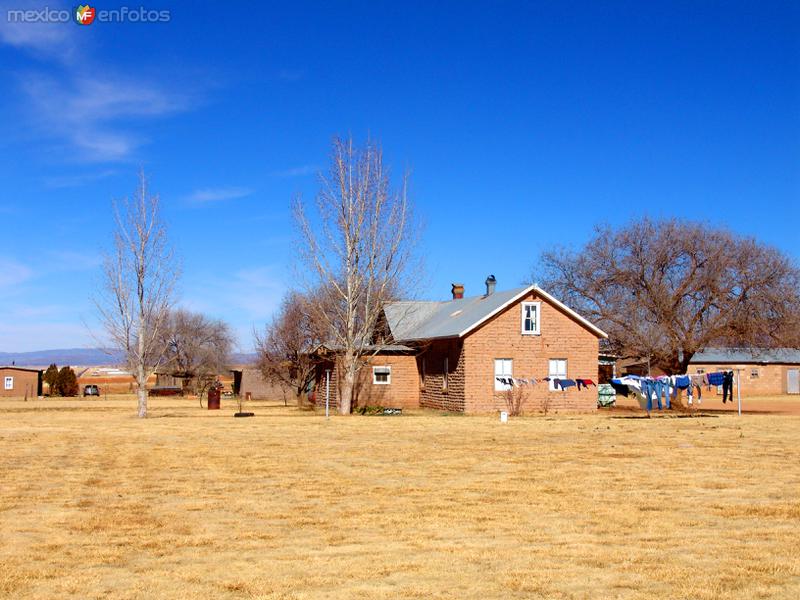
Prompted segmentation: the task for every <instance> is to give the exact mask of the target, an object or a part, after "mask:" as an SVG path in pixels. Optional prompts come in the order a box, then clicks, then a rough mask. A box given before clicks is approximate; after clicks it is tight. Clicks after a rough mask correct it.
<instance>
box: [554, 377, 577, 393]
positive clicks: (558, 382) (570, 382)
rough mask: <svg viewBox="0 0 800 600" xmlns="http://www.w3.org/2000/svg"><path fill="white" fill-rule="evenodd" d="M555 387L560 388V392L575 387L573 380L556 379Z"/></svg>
mask: <svg viewBox="0 0 800 600" xmlns="http://www.w3.org/2000/svg"><path fill="white" fill-rule="evenodd" d="M556 385H557V386H560V387H561V389H562V390H566V389H567V388H570V387H574V386H575V385H576V383H575V381H574V380H573V379H556Z"/></svg>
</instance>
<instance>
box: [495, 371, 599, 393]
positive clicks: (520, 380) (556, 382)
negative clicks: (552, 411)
mask: <svg viewBox="0 0 800 600" xmlns="http://www.w3.org/2000/svg"><path fill="white" fill-rule="evenodd" d="M495 379H496V380H497V381H499V382H500V383H502V384H503V385H507V386H510V387H517V386H522V385H537V384H538V383H539V381H548V382H549V381H552V382H553V387H555V388H557V389H560V390H566V389H568V388H571V387H575V386H577V387H578V390H580V389H581V387H584V388H588V387H589V386H590V385H593V386H595V387H596V386H597V384H596V383H595V382H594V381H592V380H591V379H589V378H586V377H581V378H578V379H567V378H566V377H564V378H561V377H542V378H541V379H537V378H536V377H528V378H525V377H507V376H502V375H497V376H495Z"/></svg>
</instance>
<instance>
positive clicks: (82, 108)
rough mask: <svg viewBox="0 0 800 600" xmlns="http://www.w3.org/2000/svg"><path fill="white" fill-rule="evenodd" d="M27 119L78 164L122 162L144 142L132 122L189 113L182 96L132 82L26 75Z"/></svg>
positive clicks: (185, 100)
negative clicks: (57, 141) (29, 111)
mask: <svg viewBox="0 0 800 600" xmlns="http://www.w3.org/2000/svg"><path fill="white" fill-rule="evenodd" d="M21 87H22V91H23V93H24V94H25V96H26V97H27V98H28V103H29V105H30V108H31V109H32V110H33V114H32V117H33V119H34V121H35V122H36V123H37V124H38V126H39V129H40V130H41V131H42V132H44V133H46V134H47V135H50V136H54V137H56V138H58V139H61V140H62V141H65V142H66V143H67V144H68V145H69V146H70V147H72V148H73V149H76V150H78V151H79V153H80V158H81V159H83V160H93V161H104V162H113V161H120V160H125V159H127V158H129V157H130V155H131V154H132V153H133V151H134V150H135V149H136V148H138V147H139V146H140V145H142V144H143V143H144V142H145V141H146V140H145V139H144V138H142V136H141V135H139V134H137V133H134V132H133V131H132V130H131V129H132V125H131V121H135V120H142V119H152V118H156V117H162V116H166V115H170V114H174V113H176V112H179V111H182V110H185V109H187V108H188V105H189V102H188V99H187V98H186V97H183V96H181V95H178V94H173V93H171V92H168V91H166V90H165V89H163V88H161V87H159V86H157V85H156V84H154V83H152V82H148V81H144V80H135V79H131V78H113V77H110V76H106V77H98V76H96V75H92V76H91V77H88V76H83V75H69V76H66V77H61V78H59V77H56V76H43V75H37V74H32V73H28V74H26V75H25V76H24V80H23V81H22V85H21Z"/></svg>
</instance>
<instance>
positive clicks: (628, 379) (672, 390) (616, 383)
mask: <svg viewBox="0 0 800 600" xmlns="http://www.w3.org/2000/svg"><path fill="white" fill-rule="evenodd" d="M703 385H706V386H708V389H711V386H712V385H713V386H722V402H723V403H725V402H726V401H727V400H728V399H730V401H731V402H733V371H716V372H714V373H685V374H683V375H662V376H659V377H640V376H638V375H625V376H624V377H615V378H614V379H612V380H611V386H612V387H613V388H614V390H615V391H616V392H617V393H618V394H621V395H623V396H625V397H627V396H628V395H629V394H630V393H633V394H634V395H636V396H638V397H640V398H642V399H645V400H647V410H648V411H650V410H652V408H653V397H654V396H655V400H656V402H657V403H658V409H659V410H661V409H662V403H661V400H662V398H663V399H664V402H665V404H666V407H667V408H670V406H671V402H670V396H671V397H672V400H675V399H676V398H677V396H678V391H679V390H686V393H687V399H688V403H689V405H690V406H691V404H692V402H693V399H694V398H693V396H694V393H693V392H694V390H695V389H696V390H697V403H698V404H700V403H701V402H702V397H703V389H702V386H703Z"/></svg>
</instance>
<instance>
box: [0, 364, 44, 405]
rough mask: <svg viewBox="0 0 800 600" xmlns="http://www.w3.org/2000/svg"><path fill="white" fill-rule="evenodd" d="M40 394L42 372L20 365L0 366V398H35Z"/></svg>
mask: <svg viewBox="0 0 800 600" xmlns="http://www.w3.org/2000/svg"><path fill="white" fill-rule="evenodd" d="M41 395H42V372H41V371H39V370H37V369H25V368H22V367H14V366H12V367H0V398H26V397H27V398H35V397H38V396H41Z"/></svg>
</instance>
